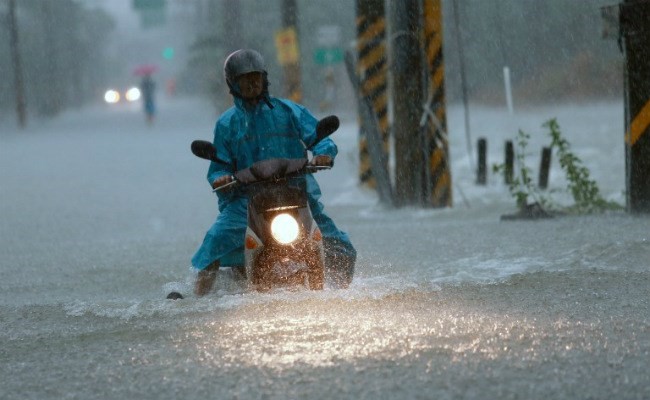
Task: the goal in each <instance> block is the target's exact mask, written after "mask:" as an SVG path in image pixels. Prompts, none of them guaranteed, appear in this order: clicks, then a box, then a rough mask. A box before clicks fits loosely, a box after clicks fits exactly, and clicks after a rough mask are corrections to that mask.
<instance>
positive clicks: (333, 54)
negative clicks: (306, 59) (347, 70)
mask: <svg viewBox="0 0 650 400" xmlns="http://www.w3.org/2000/svg"><path fill="white" fill-rule="evenodd" d="M314 62H315V63H316V64H318V65H331V64H338V63H340V62H343V49H341V48H339V47H332V48H325V47H321V48H317V49H316V50H314Z"/></svg>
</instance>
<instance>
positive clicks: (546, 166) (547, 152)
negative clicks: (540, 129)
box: [538, 147, 551, 189]
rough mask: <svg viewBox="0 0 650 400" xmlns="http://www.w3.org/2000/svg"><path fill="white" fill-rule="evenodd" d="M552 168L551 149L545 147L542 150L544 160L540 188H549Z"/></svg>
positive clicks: (540, 171) (542, 160)
mask: <svg viewBox="0 0 650 400" xmlns="http://www.w3.org/2000/svg"><path fill="white" fill-rule="evenodd" d="M550 168H551V148H550V147H544V148H543V149H542V159H541V161H540V165H539V182H538V186H539V188H540V189H546V188H547V187H548V176H549V170H550Z"/></svg>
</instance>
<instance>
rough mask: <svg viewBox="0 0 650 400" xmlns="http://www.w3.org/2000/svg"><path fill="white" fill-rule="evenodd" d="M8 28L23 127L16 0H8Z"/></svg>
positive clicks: (24, 113)
mask: <svg viewBox="0 0 650 400" xmlns="http://www.w3.org/2000/svg"><path fill="white" fill-rule="evenodd" d="M9 30H10V47H11V59H12V60H13V68H14V88H15V91H16V115H17V116H18V126H19V127H20V128H24V127H25V125H26V124H27V112H26V106H25V84H24V80H23V67H22V62H21V61H22V60H21V58H20V48H19V46H18V20H17V18H16V0H9Z"/></svg>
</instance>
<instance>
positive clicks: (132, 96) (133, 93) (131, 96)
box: [125, 87, 140, 101]
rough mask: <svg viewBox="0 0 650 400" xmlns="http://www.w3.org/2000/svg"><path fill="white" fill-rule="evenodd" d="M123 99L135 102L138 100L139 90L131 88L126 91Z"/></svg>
mask: <svg viewBox="0 0 650 400" xmlns="http://www.w3.org/2000/svg"><path fill="white" fill-rule="evenodd" d="M125 97H126V100H127V101H136V100H138V99H140V89H138V88H137V87H132V88H131V89H129V90H127V91H126V95H125Z"/></svg>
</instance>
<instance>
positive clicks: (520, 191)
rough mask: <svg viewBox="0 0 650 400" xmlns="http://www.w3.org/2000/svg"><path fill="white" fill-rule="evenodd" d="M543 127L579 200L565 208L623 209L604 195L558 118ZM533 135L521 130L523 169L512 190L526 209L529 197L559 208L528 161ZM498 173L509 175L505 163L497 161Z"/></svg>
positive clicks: (577, 211)
mask: <svg viewBox="0 0 650 400" xmlns="http://www.w3.org/2000/svg"><path fill="white" fill-rule="evenodd" d="M542 127H545V128H548V129H549V136H550V137H551V139H552V142H551V148H554V149H556V153H557V156H558V159H559V162H560V167H561V168H562V170H563V171H564V173H565V176H566V180H567V182H568V184H567V189H568V191H569V192H570V193H571V195H572V196H573V201H574V203H575V204H573V205H572V206H569V207H565V208H564V210H562V211H564V212H569V213H573V214H590V213H595V212H603V211H606V210H620V209H622V208H623V207H622V206H621V205H619V204H617V203H615V202H610V201H607V200H605V199H603V197H602V196H601V195H600V190H599V189H598V185H597V184H596V182H595V181H594V180H592V179H591V178H590V174H589V170H588V169H587V168H586V167H584V166H583V165H582V161H581V160H580V158H578V157H577V156H576V155H575V154H574V153H572V152H571V145H570V144H569V142H568V141H567V140H566V139H565V138H564V137H563V136H562V133H561V132H560V126H559V125H558V123H557V120H556V119H555V118H553V119H550V120H549V121H547V122H545V123H544V124H543V125H542ZM529 140H530V135H529V134H527V133H526V132H524V131H522V130H519V133H518V135H517V150H518V151H517V156H516V158H517V162H518V165H519V171H518V174H517V176H516V177H515V178H514V179H512V181H511V182H510V183H509V184H508V190H509V191H510V194H511V195H512V196H513V197H514V198H515V200H516V202H517V208H518V209H519V210H520V211H521V212H523V211H525V209H526V208H527V207H528V206H529V198H532V200H533V202H534V203H536V204H537V205H539V207H541V208H542V210H544V208H547V207H548V208H551V207H553V208H557V207H555V206H552V204H553V203H552V202H551V200H550V199H549V198H546V197H544V196H542V195H541V194H540V192H539V190H538V188H537V187H536V186H535V185H534V184H533V179H532V172H531V169H530V168H529V167H528V166H527V165H526V148H527V146H528V142H529ZM493 171H494V172H495V173H501V174H504V175H505V171H506V166H505V164H495V165H494V166H493Z"/></svg>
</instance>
